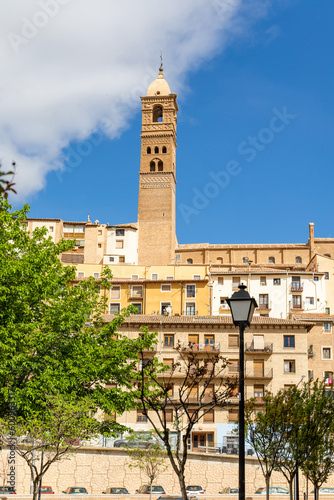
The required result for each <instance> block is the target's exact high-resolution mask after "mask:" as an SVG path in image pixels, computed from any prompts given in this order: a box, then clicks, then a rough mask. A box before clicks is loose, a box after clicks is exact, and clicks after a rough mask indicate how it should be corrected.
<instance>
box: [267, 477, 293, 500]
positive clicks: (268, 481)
mask: <svg viewBox="0 0 334 500" xmlns="http://www.w3.org/2000/svg"><path fill="white" fill-rule="evenodd" d="M269 485H270V476H269V475H268V474H267V475H266V500H269V488H270V486H269ZM290 500H291V499H290Z"/></svg>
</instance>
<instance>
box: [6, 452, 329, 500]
mask: <svg viewBox="0 0 334 500" xmlns="http://www.w3.org/2000/svg"><path fill="white" fill-rule="evenodd" d="M2 453H3V454H4V453H8V452H7V451H6V450H2ZM128 463H129V459H128V456H127V454H126V451H125V450H121V449H118V448H81V449H80V450H78V451H77V452H75V453H73V454H72V455H71V456H70V457H69V458H67V459H64V460H62V461H60V462H57V463H55V464H53V465H52V466H51V467H50V469H49V471H48V472H47V473H46V474H45V476H44V480H43V484H44V485H45V486H52V488H53V490H54V491H55V493H56V494H61V493H62V491H63V490H65V489H66V488H67V487H68V486H84V487H86V488H87V490H88V493H90V494H94V495H100V494H101V493H102V491H104V490H105V488H106V487H107V486H118V487H119V486H124V487H126V488H127V489H128V490H129V492H130V493H131V494H134V493H135V490H136V489H137V488H139V486H140V485H142V484H147V478H146V477H145V475H144V474H143V473H142V472H140V471H139V470H137V469H133V468H131V469H130V468H129V467H128V466H127V464H128ZM167 463H168V462H167ZM15 472H16V491H17V493H18V494H21V495H22V494H23V495H27V494H29V491H30V471H29V468H28V467H27V465H26V464H25V462H23V460H22V459H21V458H20V457H18V456H16V471H15ZM186 483H187V484H198V485H201V486H202V487H203V488H204V489H205V490H206V493H207V494H208V495H217V494H218V492H219V491H221V489H222V488H224V487H227V486H230V487H237V486H238V457H235V456H228V455H208V454H205V455H204V454H199V453H190V454H189V460H188V463H187V469H186ZM156 484H161V485H162V486H163V487H164V488H165V491H166V493H167V494H178V493H179V492H180V488H179V483H178V478H177V476H176V474H175V473H174V471H173V469H172V467H171V466H170V465H169V466H168V469H167V470H166V471H165V472H163V473H162V474H161V475H160V477H159V478H158V480H157V481H156ZM264 485H265V484H264V479H263V475H262V472H261V469H260V467H259V464H258V461H257V459H256V458H254V457H247V458H246V494H247V495H252V494H253V493H254V492H255V491H256V489H257V488H259V487H261V486H264ZM271 485H272V486H283V487H287V484H286V481H285V480H284V478H283V476H281V475H280V474H279V473H274V474H273V477H272V481H271ZM328 486H334V476H333V475H332V476H331V478H330V481H329V482H328ZM312 489H313V487H312V485H311V484H310V485H309V491H311V490H312ZM304 491H305V480H304V477H303V476H301V475H300V492H301V494H302V493H303V492H304ZM138 498H139V497H138Z"/></svg>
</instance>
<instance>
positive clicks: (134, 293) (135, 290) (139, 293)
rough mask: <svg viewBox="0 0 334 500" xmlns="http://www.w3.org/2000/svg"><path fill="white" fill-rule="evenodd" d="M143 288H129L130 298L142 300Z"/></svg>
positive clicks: (135, 286) (133, 286)
mask: <svg viewBox="0 0 334 500" xmlns="http://www.w3.org/2000/svg"><path fill="white" fill-rule="evenodd" d="M142 296H143V287H142V285H132V287H131V297H136V298H142Z"/></svg>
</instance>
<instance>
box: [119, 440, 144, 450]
mask: <svg viewBox="0 0 334 500" xmlns="http://www.w3.org/2000/svg"><path fill="white" fill-rule="evenodd" d="M149 446H150V442H148V441H138V440H137V441H129V440H128V439H116V441H114V447H115V448H148V447H149Z"/></svg>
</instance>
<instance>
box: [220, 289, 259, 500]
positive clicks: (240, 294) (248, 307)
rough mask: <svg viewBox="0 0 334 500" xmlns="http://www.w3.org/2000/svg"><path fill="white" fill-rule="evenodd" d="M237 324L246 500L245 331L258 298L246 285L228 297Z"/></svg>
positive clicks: (242, 494) (241, 469)
mask: <svg viewBox="0 0 334 500" xmlns="http://www.w3.org/2000/svg"><path fill="white" fill-rule="evenodd" d="M226 302H227V303H228V305H229V307H230V309H231V313H232V320H233V323H234V324H235V326H239V500H245V373H244V371H245V367H244V331H245V327H246V326H250V322H251V321H252V317H253V314H254V310H255V308H256V307H257V303H256V300H255V299H254V298H252V297H251V296H250V295H249V293H248V292H247V291H246V286H245V285H242V284H241V285H239V290H238V291H237V292H235V293H234V294H233V295H232V297H231V298H230V299H226Z"/></svg>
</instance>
